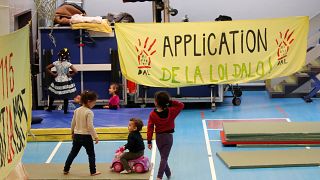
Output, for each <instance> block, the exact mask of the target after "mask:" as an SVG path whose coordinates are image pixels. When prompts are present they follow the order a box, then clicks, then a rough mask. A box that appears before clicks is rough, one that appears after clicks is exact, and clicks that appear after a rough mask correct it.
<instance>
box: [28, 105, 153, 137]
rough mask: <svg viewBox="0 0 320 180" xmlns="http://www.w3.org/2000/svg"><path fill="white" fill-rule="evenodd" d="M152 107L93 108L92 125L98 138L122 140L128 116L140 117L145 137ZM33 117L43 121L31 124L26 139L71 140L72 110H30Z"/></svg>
mask: <svg viewBox="0 0 320 180" xmlns="http://www.w3.org/2000/svg"><path fill="white" fill-rule="evenodd" d="M152 110H153V109H152V108H121V109H119V110H109V109H93V112H94V127H95V128H96V131H97V133H98V136H99V139H100V140H122V139H127V136H128V128H127V127H128V122H129V120H130V118H133V117H136V118H140V119H141V120H142V121H143V123H144V125H145V126H144V127H143V129H142V131H141V134H142V136H143V137H144V138H146V125H147V122H148V117H149V114H150V112H151V111H152ZM32 116H33V117H41V118H43V121H42V122H41V123H39V124H32V125H31V133H32V134H31V135H29V136H28V141H68V140H71V131H70V126H71V120H72V116H73V112H70V113H68V114H63V111H62V110H61V111H58V110H55V111H52V112H47V111H44V110H36V111H32Z"/></svg>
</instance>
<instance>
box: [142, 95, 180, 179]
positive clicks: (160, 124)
mask: <svg viewBox="0 0 320 180" xmlns="http://www.w3.org/2000/svg"><path fill="white" fill-rule="evenodd" d="M154 104H155V109H154V110H153V111H152V112H151V113H150V115H149V120H148V130H147V139H148V148H149V149H150V150H151V149H152V144H151V140H152V135H153V131H154V126H155V131H156V143H157V147H158V150H159V152H160V156H161V161H160V165H159V170H158V175H157V179H158V180H159V179H162V177H163V174H164V173H165V174H166V176H167V177H168V178H170V177H171V171H170V168H169V165H168V162H167V161H168V157H169V154H170V150H171V147H172V144H173V136H172V133H174V127H175V125H174V121H175V118H176V117H177V116H178V114H179V113H180V112H181V110H182V109H183V107H184V104H183V103H181V102H179V101H174V100H170V96H169V94H168V93H167V92H165V91H159V92H156V94H155V97H154Z"/></svg>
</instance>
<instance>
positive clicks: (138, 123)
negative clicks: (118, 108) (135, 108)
mask: <svg viewBox="0 0 320 180" xmlns="http://www.w3.org/2000/svg"><path fill="white" fill-rule="evenodd" d="M130 121H133V122H134V125H135V126H136V127H137V131H141V129H142V127H143V122H142V120H141V119H139V118H131V119H130Z"/></svg>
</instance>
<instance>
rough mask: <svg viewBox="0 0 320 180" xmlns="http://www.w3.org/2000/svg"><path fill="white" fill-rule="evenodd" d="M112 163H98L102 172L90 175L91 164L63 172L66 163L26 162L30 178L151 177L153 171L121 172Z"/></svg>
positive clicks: (132, 179)
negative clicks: (114, 168)
mask: <svg viewBox="0 0 320 180" xmlns="http://www.w3.org/2000/svg"><path fill="white" fill-rule="evenodd" d="M110 165H111V164H107V163H98V164H96V166H97V171H100V172H101V174H100V175H97V176H90V172H89V164H88V163H86V164H76V163H75V164H72V165H71V169H70V173H69V174H68V175H64V174H63V171H62V170H63V166H64V164H24V166H25V168H26V171H27V172H28V176H29V177H28V179H39V180H40V179H41V180H43V179H131V180H135V179H149V178H150V174H151V172H150V171H148V172H146V173H139V174H138V173H131V174H120V173H116V172H112V171H110V169H109V167H110Z"/></svg>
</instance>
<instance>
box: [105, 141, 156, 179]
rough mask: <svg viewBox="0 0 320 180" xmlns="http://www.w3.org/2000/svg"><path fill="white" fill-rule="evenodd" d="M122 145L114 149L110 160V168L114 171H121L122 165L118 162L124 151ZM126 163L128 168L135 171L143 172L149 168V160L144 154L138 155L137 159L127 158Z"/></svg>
mask: <svg viewBox="0 0 320 180" xmlns="http://www.w3.org/2000/svg"><path fill="white" fill-rule="evenodd" d="M124 150H125V149H124V147H120V148H119V149H117V150H116V153H115V157H114V159H113V160H112V165H111V169H112V170H113V171H114V172H121V171H122V170H123V165H122V164H121V162H120V156H121V154H122V153H123V152H124ZM128 164H129V166H130V168H131V169H132V170H133V171H134V172H136V173H144V172H147V171H149V169H150V161H149V158H148V157H146V156H140V157H139V158H137V159H133V160H129V161H128Z"/></svg>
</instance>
